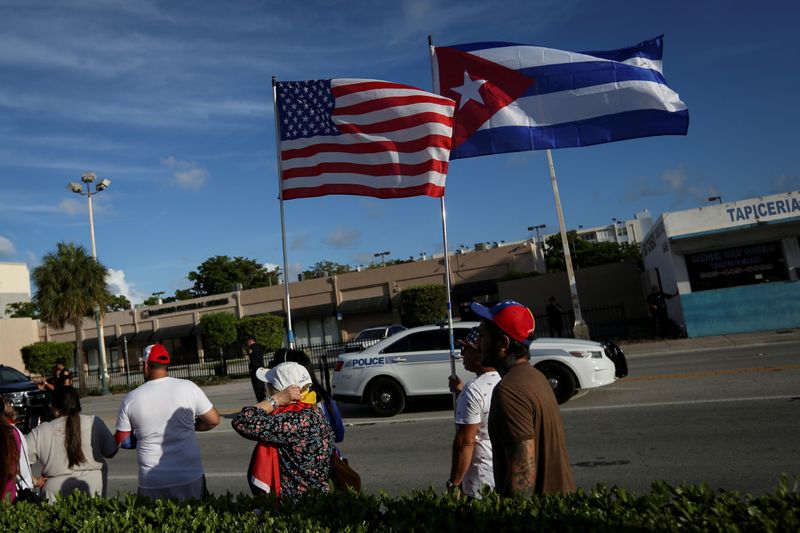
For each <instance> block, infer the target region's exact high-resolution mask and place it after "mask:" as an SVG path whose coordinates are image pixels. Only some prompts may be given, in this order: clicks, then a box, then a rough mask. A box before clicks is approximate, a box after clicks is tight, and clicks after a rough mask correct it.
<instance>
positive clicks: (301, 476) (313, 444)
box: [231, 407, 334, 499]
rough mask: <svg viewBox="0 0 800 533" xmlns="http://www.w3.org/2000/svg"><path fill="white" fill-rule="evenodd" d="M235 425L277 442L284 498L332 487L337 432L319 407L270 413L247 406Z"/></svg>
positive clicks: (245, 433) (243, 433)
mask: <svg viewBox="0 0 800 533" xmlns="http://www.w3.org/2000/svg"><path fill="white" fill-rule="evenodd" d="M231 425H232V426H233V429H234V430H235V431H236V432H237V433H238V434H239V435H241V436H243V437H245V438H246V439H250V440H255V441H260V442H269V443H272V444H274V445H275V447H276V448H277V451H278V464H279V468H280V472H281V499H296V498H297V497H299V496H301V495H303V494H304V493H305V492H307V491H309V490H321V491H324V492H327V491H328V490H329V487H328V480H329V479H330V473H331V472H330V470H331V456H332V455H333V449H334V436H333V430H332V429H331V426H330V425H329V424H328V422H327V420H325V416H324V415H323V414H322V413H321V412H320V411H319V409H302V410H300V411H286V412H283V413H267V412H266V411H264V410H263V409H259V408H258V407H245V408H244V409H242V411H241V412H240V413H239V414H238V415H236V416H235V417H234V418H233V421H232V422H231Z"/></svg>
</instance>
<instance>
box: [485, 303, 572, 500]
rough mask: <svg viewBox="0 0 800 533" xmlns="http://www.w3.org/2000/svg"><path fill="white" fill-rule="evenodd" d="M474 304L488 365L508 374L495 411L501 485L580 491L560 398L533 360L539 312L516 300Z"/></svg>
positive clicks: (493, 433)
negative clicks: (534, 338) (536, 318)
mask: <svg viewBox="0 0 800 533" xmlns="http://www.w3.org/2000/svg"><path fill="white" fill-rule="evenodd" d="M470 309H471V310H472V311H473V312H474V313H475V314H477V315H478V316H479V317H481V319H482V320H481V327H480V334H481V343H480V346H481V358H482V364H483V366H489V367H493V368H495V369H497V371H498V372H499V373H500V375H501V376H502V379H501V380H500V383H499V384H498V385H497V386H496V387H495V388H494V393H493V395H492V402H491V409H490V411H489V438H490V439H491V442H492V454H493V469H494V480H495V490H497V491H498V492H499V493H500V494H502V495H504V496H514V495H517V494H521V495H523V496H532V495H533V494H542V493H544V492H557V493H567V492H572V491H574V490H575V483H574V481H573V480H572V472H571V470H570V466H569V457H568V455H567V446H566V440H565V438H564V425H563V422H562V420H561V412H560V411H559V410H558V402H557V401H556V397H555V394H554V393H553V389H552V387H551V386H550V384H549V383H548V381H547V379H546V378H545V377H544V375H543V374H542V373H541V372H539V371H538V370H536V369H535V368H533V366H531V364H530V345H531V342H532V341H533V330H534V327H535V323H534V319H533V314H532V313H531V311H530V309H528V308H527V307H525V306H524V305H522V304H521V303H519V302H516V301H514V300H506V301H504V302H500V303H499V304H497V305H495V306H493V307H491V308H489V307H486V306H483V305H481V304H479V303H473V304H472V305H471V306H470Z"/></svg>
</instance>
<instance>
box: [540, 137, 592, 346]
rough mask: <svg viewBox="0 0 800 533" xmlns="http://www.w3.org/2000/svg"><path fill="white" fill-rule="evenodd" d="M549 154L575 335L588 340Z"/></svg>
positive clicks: (551, 180)
mask: <svg viewBox="0 0 800 533" xmlns="http://www.w3.org/2000/svg"><path fill="white" fill-rule="evenodd" d="M546 152H547V165H548V166H549V167H550V183H552V185H553V197H554V198H555V201H556V212H557V213H558V226H559V228H560V229H561V246H562V247H563V248H564V261H565V263H566V265H567V279H568V280H569V293H570V295H571V296H572V309H573V310H574V311H575V324H574V326H573V333H574V335H575V338H576V339H588V338H589V328H588V327H587V326H586V322H584V321H583V314H582V313H581V301H580V300H579V299H578V285H577V284H576V283H575V272H574V271H573V270H572V254H571V253H570V251H569V242H568V241H567V229H566V228H565V227H564V212H563V211H562V210H561V197H560V196H559V195H558V182H557V181H556V167H555V165H554V164H553V154H552V153H551V152H550V150H549V149H548V150H546Z"/></svg>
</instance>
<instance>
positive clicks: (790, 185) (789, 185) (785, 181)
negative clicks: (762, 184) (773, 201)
mask: <svg viewBox="0 0 800 533" xmlns="http://www.w3.org/2000/svg"><path fill="white" fill-rule="evenodd" d="M798 189H800V177H798V176H788V175H786V174H784V175H782V176H778V177H777V178H775V179H774V180H773V181H772V192H774V193H782V192H787V191H796V190H798Z"/></svg>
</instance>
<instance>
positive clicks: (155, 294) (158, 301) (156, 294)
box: [152, 291, 164, 305]
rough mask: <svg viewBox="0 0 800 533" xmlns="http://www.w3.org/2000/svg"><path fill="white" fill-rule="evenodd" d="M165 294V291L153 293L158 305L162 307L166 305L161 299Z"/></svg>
mask: <svg viewBox="0 0 800 533" xmlns="http://www.w3.org/2000/svg"><path fill="white" fill-rule="evenodd" d="M163 294H164V291H156V292H154V293H152V295H153V296H155V297H156V305H161V304H162V303H164V300H162V299H161V296H162V295H163Z"/></svg>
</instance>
